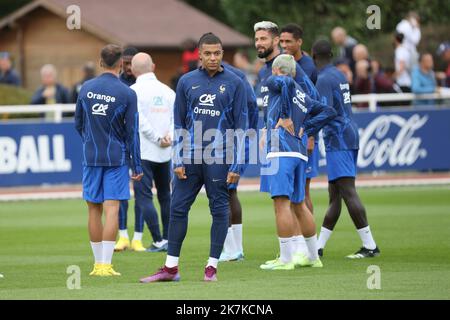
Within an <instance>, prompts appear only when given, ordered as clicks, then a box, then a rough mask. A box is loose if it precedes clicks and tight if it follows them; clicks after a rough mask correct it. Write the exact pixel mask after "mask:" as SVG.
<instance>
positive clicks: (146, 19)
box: [0, 0, 252, 90]
mask: <svg viewBox="0 0 450 320" xmlns="http://www.w3.org/2000/svg"><path fill="white" fill-rule="evenodd" d="M71 5H76V6H78V8H79V9H80V17H81V19H80V21H81V25H80V27H81V29H73V30H71V29H70V28H68V26H67V20H68V19H69V20H70V21H69V22H73V21H74V20H72V18H73V13H74V12H75V11H72V10H71V7H70V6H71ZM72 8H73V7H72ZM69 25H72V24H70V23H69ZM210 31H211V32H214V33H215V34H217V35H218V36H219V37H220V38H221V39H222V41H223V44H224V48H225V60H226V61H230V62H231V61H232V55H233V54H234V52H235V51H236V50H237V49H238V48H243V47H248V46H250V45H251V43H252V42H251V39H249V38H248V37H246V36H244V35H242V34H240V33H238V32H237V31H235V30H233V29H232V28H230V27H228V26H226V25H224V24H222V23H221V22H219V21H217V20H215V19H213V18H211V17H209V16H208V15H206V14H204V13H202V12H201V11H199V10H197V9H195V8H193V7H191V6H189V5H187V4H186V3H184V2H182V1H179V0H128V1H124V0H95V1H92V0H36V1H33V2H31V3H30V4H28V5H26V6H23V7H22V8H20V9H18V10H17V11H15V12H13V13H12V14H10V15H8V16H6V17H5V18H3V19H1V20H0V51H9V52H10V53H11V55H12V57H13V60H14V63H15V68H16V70H17V71H18V72H19V73H20V74H21V75H22V79H23V84H24V86H25V87H26V88H27V89H30V90H34V89H36V88H37V87H38V86H39V85H40V75H39V70H40V68H41V66H42V65H44V64H46V63H52V64H54V65H55V66H56V68H57V69H58V79H59V81H60V82H61V83H63V84H64V85H65V86H67V87H71V86H72V85H73V84H74V83H76V82H78V81H80V80H81V78H82V67H83V65H84V64H85V63H86V62H87V61H94V62H98V60H99V53H100V50H101V48H102V47H103V46H104V45H106V44H108V43H115V44H119V45H122V46H124V47H125V46H129V45H130V46H135V47H136V48H138V49H139V50H141V51H145V52H148V53H150V54H151V55H152V57H153V60H154V62H155V64H156V71H155V72H156V74H157V76H158V78H159V79H160V80H161V81H163V82H165V83H167V84H170V79H171V78H172V77H173V76H174V75H175V74H176V72H177V69H178V68H179V67H180V66H181V54H182V43H183V42H184V41H185V40H186V39H189V38H192V39H195V40H197V39H198V38H199V37H200V36H201V35H202V34H203V33H205V32H210ZM98 68H99V67H98Z"/></svg>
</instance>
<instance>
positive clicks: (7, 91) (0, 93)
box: [0, 85, 32, 105]
mask: <svg viewBox="0 0 450 320" xmlns="http://www.w3.org/2000/svg"><path fill="white" fill-rule="evenodd" d="M31 96H32V93H31V92H29V91H27V90H25V89H22V88H19V87H15V86H8V85H0V105H24V104H29V103H30V101H31Z"/></svg>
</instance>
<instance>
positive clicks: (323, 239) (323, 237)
mask: <svg viewBox="0 0 450 320" xmlns="http://www.w3.org/2000/svg"><path fill="white" fill-rule="evenodd" d="M332 233H333V230H329V229H327V228H325V227H321V228H320V235H319V242H318V243H317V246H318V247H319V249H323V248H325V245H326V244H327V241H328V239H330V237H331V234H332Z"/></svg>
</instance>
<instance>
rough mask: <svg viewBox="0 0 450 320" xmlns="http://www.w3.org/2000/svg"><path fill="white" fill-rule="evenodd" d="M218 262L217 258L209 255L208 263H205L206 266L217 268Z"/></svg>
mask: <svg viewBox="0 0 450 320" xmlns="http://www.w3.org/2000/svg"><path fill="white" fill-rule="evenodd" d="M218 264H219V259H216V258H212V257H209V259H208V264H207V265H206V267H209V266H212V267H214V268H216V269H217V265H218Z"/></svg>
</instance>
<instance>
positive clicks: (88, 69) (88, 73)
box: [72, 61, 95, 103]
mask: <svg viewBox="0 0 450 320" xmlns="http://www.w3.org/2000/svg"><path fill="white" fill-rule="evenodd" d="M93 78H95V63H93V62H92V61H89V62H87V63H86V64H85V65H84V67H83V80H81V81H80V82H78V83H76V84H75V85H74V86H73V89H72V102H73V103H76V102H77V99H78V94H79V93H80V90H81V86H82V85H83V83H85V82H86V81H88V80H91V79H93Z"/></svg>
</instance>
